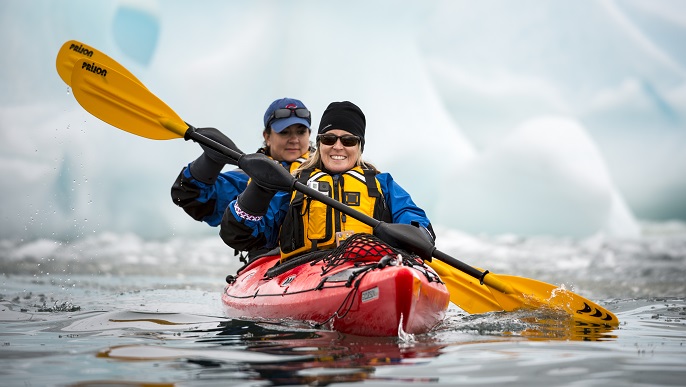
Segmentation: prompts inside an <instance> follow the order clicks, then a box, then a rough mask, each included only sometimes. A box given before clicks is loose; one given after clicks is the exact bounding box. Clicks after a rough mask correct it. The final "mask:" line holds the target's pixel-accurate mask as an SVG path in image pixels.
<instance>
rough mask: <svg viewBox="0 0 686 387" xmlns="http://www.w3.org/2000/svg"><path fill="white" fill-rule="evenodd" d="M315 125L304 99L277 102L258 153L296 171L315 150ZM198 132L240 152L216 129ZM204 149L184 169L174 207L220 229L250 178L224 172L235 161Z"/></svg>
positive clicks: (271, 107)
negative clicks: (225, 216)
mask: <svg viewBox="0 0 686 387" xmlns="http://www.w3.org/2000/svg"><path fill="white" fill-rule="evenodd" d="M311 122H312V118H311V114H310V111H309V110H308V109H307V107H306V106H305V104H303V103H302V102H301V101H300V100H297V99H293V98H281V99H277V100H275V101H274V102H272V103H271V104H270V105H269V107H268V108H267V111H266V112H265V113H264V130H263V132H262V136H263V138H264V145H263V147H262V148H260V149H259V150H258V152H261V153H264V154H266V155H267V156H269V157H271V158H273V159H274V160H276V161H279V162H281V164H282V165H283V166H284V167H285V168H286V169H288V170H289V171H293V170H295V169H296V168H297V167H298V166H300V164H301V163H302V162H303V161H305V160H306V159H307V158H308V156H309V153H310V151H312V150H313V148H312V144H311V142H310V133H311V129H310V125H311ZM197 131H198V132H199V133H201V134H203V135H205V136H206V137H209V138H211V139H212V140H215V141H217V142H219V143H221V144H223V145H225V146H227V147H229V148H233V149H235V150H238V151H239V152H240V150H239V149H238V148H237V147H236V145H235V144H234V143H233V141H231V139H229V138H228V137H226V136H225V135H224V134H223V133H222V132H220V131H219V130H217V129H215V128H198V129H197ZM201 147H202V148H203V153H202V154H201V155H200V157H198V158H197V159H196V160H194V161H193V162H191V163H190V164H188V166H186V167H184V168H183V170H182V171H181V173H180V174H179V176H178V177H177V179H176V181H175V182H174V184H173V186H172V189H171V196H172V200H173V201H174V204H176V205H178V206H179V207H181V208H183V209H184V211H186V213H187V214H188V215H190V216H191V217H192V218H193V219H195V220H197V221H201V222H206V223H207V224H209V225H210V226H217V225H219V223H220V221H221V219H222V215H223V214H224V211H225V209H226V207H227V206H228V204H229V203H230V202H231V201H232V200H234V199H236V197H237V196H238V194H240V193H241V192H243V190H245V188H246V186H247V184H248V179H249V177H248V175H246V174H245V173H243V172H242V171H241V170H239V169H234V170H231V171H227V172H224V173H221V170H222V169H223V168H224V165H226V164H228V163H229V162H230V161H231V160H229V159H228V158H227V157H226V156H224V155H222V154H221V153H219V152H217V151H214V150H212V149H210V148H207V147H205V146H202V145H201ZM241 153H242V152H241Z"/></svg>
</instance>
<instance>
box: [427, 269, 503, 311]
mask: <svg viewBox="0 0 686 387" xmlns="http://www.w3.org/2000/svg"><path fill="white" fill-rule="evenodd" d="M427 263H428V264H429V266H431V268H432V269H434V271H435V272H436V274H438V276H439V277H441V280H442V281H443V282H445V286H446V287H447V288H448V291H449V292H450V301H451V302H452V303H453V304H455V305H457V306H459V307H460V308H462V310H464V311H465V312H467V313H471V314H480V313H487V312H498V311H501V310H504V308H503V307H502V306H500V304H499V303H498V301H497V300H496V299H495V297H493V294H491V291H490V290H489V289H488V286H485V285H481V284H480V283H479V280H477V279H476V278H474V277H472V276H470V275H468V274H465V273H464V272H462V271H460V270H457V269H455V268H454V267H452V266H450V265H448V264H447V263H444V262H441V261H439V260H437V259H433V260H432V261H431V262H427ZM477 269H478V268H477Z"/></svg>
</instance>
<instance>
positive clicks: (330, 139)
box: [317, 133, 360, 147]
mask: <svg viewBox="0 0 686 387" xmlns="http://www.w3.org/2000/svg"><path fill="white" fill-rule="evenodd" d="M338 139H340V140H341V144H343V146H348V147H350V146H356V145H357V144H359V143H360V138H359V137H357V136H353V135H352V134H344V135H342V136H336V135H335V134H331V133H328V134H320V135H318V136H317V140H318V141H319V142H321V143H322V144H324V145H329V146H330V145H333V144H335V143H336V141H338Z"/></svg>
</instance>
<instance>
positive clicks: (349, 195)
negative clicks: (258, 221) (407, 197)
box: [279, 167, 392, 261]
mask: <svg viewBox="0 0 686 387" xmlns="http://www.w3.org/2000/svg"><path fill="white" fill-rule="evenodd" d="M376 174H377V172H376V171H374V170H371V169H363V168H361V167H355V168H353V169H351V170H349V171H347V172H344V173H342V174H340V175H335V176H331V175H329V174H327V173H325V172H323V171H321V170H319V169H306V170H303V171H302V172H301V173H300V176H299V177H298V181H300V182H301V183H303V184H305V185H307V186H308V187H310V188H313V189H316V190H318V191H319V192H321V193H323V194H325V195H327V196H329V197H331V198H333V199H335V200H337V201H339V202H341V203H343V204H346V205H348V206H350V207H352V208H353V209H355V210H357V211H359V212H361V213H363V214H365V215H367V216H371V217H373V218H374V219H377V220H381V221H385V222H391V221H392V216H391V212H390V210H389V208H388V206H386V201H385V200H384V197H383V194H382V193H381V186H380V184H379V181H378V180H377V179H376ZM344 232H348V233H349V234H352V233H360V232H365V233H369V234H371V233H372V228H371V227H370V226H368V225H366V224H364V223H362V222H360V221H358V220H357V219H354V218H352V217H350V216H347V215H345V214H343V213H341V212H340V211H338V210H335V209H333V208H331V207H329V206H327V205H326V204H324V203H322V202H319V201H317V200H314V199H312V198H310V197H309V196H307V195H304V194H303V193H301V192H298V191H295V192H293V196H292V197H291V204H290V206H289V207H288V213H287V214H286V218H285V219H284V222H283V224H282V226H281V233H280V235H279V238H280V240H279V243H280V247H281V260H282V261H283V260H285V259H288V258H290V257H293V256H296V255H299V254H302V253H304V252H308V251H314V250H324V249H330V248H334V247H336V233H344ZM340 235H342V234H339V236H340Z"/></svg>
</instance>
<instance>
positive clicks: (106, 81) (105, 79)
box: [71, 59, 619, 326]
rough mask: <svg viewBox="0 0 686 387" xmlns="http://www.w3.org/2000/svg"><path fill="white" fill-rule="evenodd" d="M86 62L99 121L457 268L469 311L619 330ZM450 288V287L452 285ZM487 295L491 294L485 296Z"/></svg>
mask: <svg viewBox="0 0 686 387" xmlns="http://www.w3.org/2000/svg"><path fill="white" fill-rule="evenodd" d="M84 62H87V61H85V60H83V59H81V60H79V61H77V63H76V65H75V66H74V67H73V74H72V78H71V82H72V88H73V89H74V96H75V97H76V99H77V101H78V102H79V103H80V104H81V105H82V106H83V107H84V108H85V109H86V110H87V111H89V112H90V113H91V114H93V115H94V116H96V117H98V118H100V119H101V120H103V121H105V122H107V123H109V124H111V125H113V126H115V127H117V128H120V129H122V130H125V131H127V132H129V133H133V134H136V135H139V136H143V137H146V138H151V139H171V138H180V137H183V138H185V139H186V140H188V139H193V140H195V141H197V142H200V143H202V144H204V145H207V146H209V147H212V148H213V149H215V150H217V151H219V152H221V153H224V154H225V155H226V156H229V157H232V158H235V159H236V161H237V164H238V165H239V167H241V168H242V169H243V170H244V171H245V172H246V173H247V174H248V175H249V176H250V177H251V178H253V179H255V180H256V182H258V183H259V184H260V185H263V186H265V187H270V188H274V189H281V190H284V191H290V190H292V189H295V190H298V191H300V192H302V193H304V194H306V195H308V196H310V197H312V198H314V199H316V200H319V201H321V202H323V203H325V204H327V205H329V206H331V207H333V208H335V209H337V210H339V211H341V212H343V213H345V214H346V215H349V216H352V217H353V218H355V219H357V220H359V221H361V222H363V223H365V224H367V225H369V226H372V227H373V228H374V234H375V235H377V236H378V237H379V238H380V239H382V240H384V241H385V242H387V243H389V244H391V245H394V246H397V247H401V248H403V249H405V250H408V251H411V252H413V253H415V254H417V255H419V256H420V257H422V258H424V259H425V260H431V259H432V257H433V258H435V259H438V260H439V261H441V262H443V263H445V264H446V265H448V266H450V267H451V268H452V269H454V270H459V271H460V272H462V273H464V274H466V275H467V276H469V277H471V278H473V279H476V280H477V281H473V280H471V279H470V280H468V281H465V280H464V279H465V278H467V277H466V276H463V275H462V274H459V275H458V274H456V273H455V272H454V271H448V272H446V270H442V271H443V275H444V276H446V275H447V274H446V273H450V278H451V280H452V281H454V283H457V284H459V286H456V285H453V287H452V288H449V289H450V291H451V294H452V293H453V292H454V291H455V292H456V294H455V296H454V297H452V298H453V299H456V300H457V301H458V302H457V304H458V305H460V306H462V307H463V308H464V309H465V310H466V311H467V312H470V310H471V311H474V312H470V313H483V312H486V311H495V310H505V311H512V310H515V309H521V308H541V307H546V308H550V309H555V310H560V311H564V312H566V313H567V314H568V315H569V316H570V317H571V318H572V319H574V320H577V321H581V322H584V323H589V324H597V325H606V326H617V325H618V324H619V321H618V320H617V317H616V316H615V315H614V314H612V312H610V311H608V310H606V309H605V308H603V307H601V306H599V305H597V304H595V303H593V302H592V301H590V300H587V299H585V298H584V297H581V296H579V295H577V294H574V293H572V292H570V291H568V290H565V289H561V288H559V287H556V286H553V285H550V284H546V283H543V282H540V281H536V280H532V279H528V278H522V277H514V276H506V275H498V276H496V275H495V274H492V273H489V272H488V271H481V270H478V269H476V268H474V267H472V266H469V265H467V264H465V263H463V262H461V261H459V260H457V259H455V258H453V257H451V256H449V255H447V254H445V253H443V252H441V251H439V250H437V249H436V248H435V247H434V246H433V244H431V243H430V242H429V241H427V240H426V239H425V238H424V237H423V236H421V235H420V234H419V233H421V231H420V230H419V229H418V228H416V227H413V226H410V225H403V224H390V223H385V222H380V221H378V220H376V219H373V218H371V217H369V216H367V215H364V214H362V213H360V212H358V211H356V210H354V209H352V208H350V207H348V206H346V205H344V204H343V203H341V202H338V201H336V200H334V199H331V198H329V197H328V196H326V195H323V194H322V193H320V192H318V191H316V190H313V189H311V188H309V187H307V186H306V185H304V184H302V183H299V182H297V181H296V180H295V179H294V178H293V176H291V175H290V174H289V173H288V172H287V171H286V170H285V169H284V168H282V167H280V166H279V165H278V164H276V163H274V162H273V161H271V160H269V159H268V158H266V156H264V155H258V154H255V155H245V156H243V155H241V154H239V153H238V152H236V151H234V150H232V149H230V148H227V147H225V146H223V145H221V144H219V143H217V142H215V141H212V140H210V139H208V138H206V137H205V136H202V135H200V134H198V133H196V132H195V131H194V128H193V127H192V126H190V125H187V124H186V123H185V122H183V120H181V119H180V118H179V117H178V115H176V113H174V112H173V111H172V110H171V109H170V108H169V107H168V106H167V105H166V104H164V102H162V101H161V100H160V99H159V98H157V97H156V96H155V95H154V94H152V93H151V92H150V91H149V90H147V89H146V88H145V87H143V86H142V85H140V84H139V83H137V82H135V81H133V80H132V79H131V78H129V77H126V76H124V75H122V74H121V73H119V72H118V71H117V70H114V69H112V68H110V67H108V66H107V65H104V64H100V63H98V62H93V63H90V65H91V66H92V67H90V68H89V67H88V65H84ZM105 105H106V106H105ZM442 269H446V268H442ZM439 274H440V273H439ZM448 285H449V286H450V281H449V282H448ZM455 287H457V288H458V289H455ZM465 288H466V289H470V291H469V292H466V293H467V294H461V293H460V292H465V290H464V289H465ZM486 290H487V291H486ZM488 293H490V295H491V296H488ZM475 295H476V296H477V297H475ZM460 296H465V297H473V298H472V300H470V301H471V302H466V303H463V302H459V300H460ZM496 307H497V309H496Z"/></svg>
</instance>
